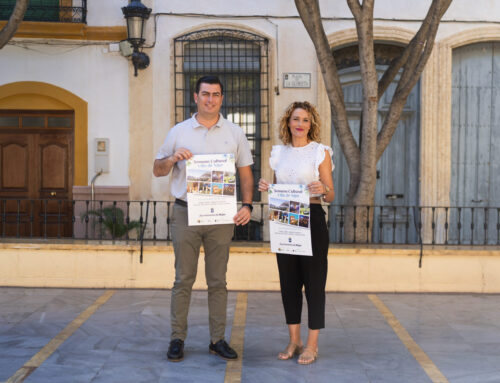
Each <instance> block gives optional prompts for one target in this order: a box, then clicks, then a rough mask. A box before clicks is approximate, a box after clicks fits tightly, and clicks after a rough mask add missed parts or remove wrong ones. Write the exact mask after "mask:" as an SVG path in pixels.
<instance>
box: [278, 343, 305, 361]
mask: <svg viewBox="0 0 500 383" xmlns="http://www.w3.org/2000/svg"><path fill="white" fill-rule="evenodd" d="M303 349H304V346H302V345H298V344H295V343H292V342H290V343H288V346H286V348H285V349H284V350H283V351H282V352H280V353H279V354H278V359H280V360H288V359H292V358H293V357H294V356H295V355H300V354H301V353H302V351H303Z"/></svg>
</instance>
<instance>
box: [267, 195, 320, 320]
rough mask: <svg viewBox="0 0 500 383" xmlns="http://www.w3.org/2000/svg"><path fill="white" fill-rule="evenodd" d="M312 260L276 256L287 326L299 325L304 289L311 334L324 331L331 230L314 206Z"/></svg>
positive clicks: (303, 257)
mask: <svg viewBox="0 0 500 383" xmlns="http://www.w3.org/2000/svg"><path fill="white" fill-rule="evenodd" d="M310 207H311V226H310V227H311V244H312V252H313V255H312V257H311V256H304V255H291V254H276V257H277V260H278V270H279V274H280V286H281V298H282V300H283V306H284V308H285V317H286V323H287V324H299V323H300V319H301V314H302V287H305V293H306V299H307V309H308V319H309V320H308V322H309V323H308V325H309V328H310V329H311V330H319V329H322V328H324V327H325V286H326V275H327V271H328V258H327V256H328V244H329V238H328V228H327V226H326V221H325V211H324V210H323V208H322V207H321V205H319V204H311V205H310Z"/></svg>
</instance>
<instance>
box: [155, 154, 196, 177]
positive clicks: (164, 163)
mask: <svg viewBox="0 0 500 383" xmlns="http://www.w3.org/2000/svg"><path fill="white" fill-rule="evenodd" d="M192 156H193V153H191V152H190V151H189V150H188V149H186V148H179V149H177V150H176V151H175V153H174V154H172V155H171V156H170V157H166V158H162V159H161V160H155V163H154V165H153V174H154V175H155V176H156V177H163V176H166V175H168V174H169V173H170V171H171V170H172V168H173V167H174V165H175V164H176V162H177V161H181V160H189V159H190V158H191V157H192Z"/></svg>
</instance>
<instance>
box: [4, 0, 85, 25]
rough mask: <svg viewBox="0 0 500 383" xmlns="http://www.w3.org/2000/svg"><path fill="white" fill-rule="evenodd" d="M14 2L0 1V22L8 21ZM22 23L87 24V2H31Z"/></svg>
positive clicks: (44, 0) (46, 0) (34, 0)
mask: <svg viewBox="0 0 500 383" xmlns="http://www.w3.org/2000/svg"><path fill="white" fill-rule="evenodd" d="M15 3H16V0H0V20H8V19H9V17H10V15H11V14H12V10H13V9H14V5H15ZM23 20H24V21H51V22H60V23H87V0H72V1H69V0H68V1H62V0H31V1H30V3H29V5H28V8H27V9H26V13H25V14H24V19H23Z"/></svg>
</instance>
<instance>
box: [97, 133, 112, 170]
mask: <svg viewBox="0 0 500 383" xmlns="http://www.w3.org/2000/svg"><path fill="white" fill-rule="evenodd" d="M94 150H95V166H94V169H95V172H96V173H99V172H102V173H109V138H96V139H95V145H94Z"/></svg>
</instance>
